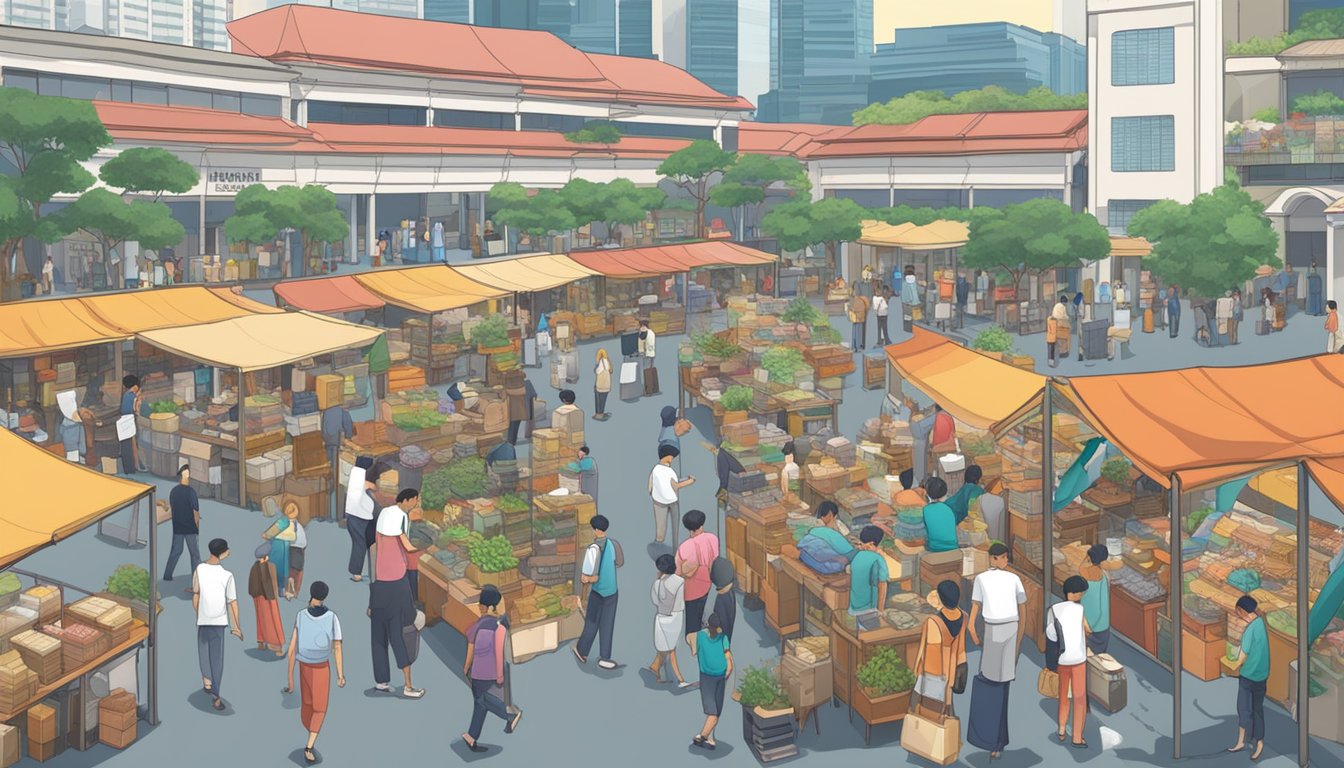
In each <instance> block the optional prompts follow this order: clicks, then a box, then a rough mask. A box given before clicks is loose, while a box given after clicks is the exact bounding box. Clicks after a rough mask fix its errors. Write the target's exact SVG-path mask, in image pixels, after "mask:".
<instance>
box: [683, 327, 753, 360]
mask: <svg viewBox="0 0 1344 768" xmlns="http://www.w3.org/2000/svg"><path fill="white" fill-rule="evenodd" d="M691 344H693V345H694V346H695V351H696V352H699V353H700V354H702V355H704V356H705V357H718V358H722V359H724V360H729V359H731V358H734V357H737V356H738V355H740V354H742V348H741V347H739V346H738V345H736V344H734V343H733V342H731V341H729V340H728V339H726V338H724V337H723V336H720V335H719V334H717V333H709V332H704V333H697V334H695V335H694V336H692V337H691Z"/></svg>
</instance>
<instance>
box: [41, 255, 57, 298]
mask: <svg viewBox="0 0 1344 768" xmlns="http://www.w3.org/2000/svg"><path fill="white" fill-rule="evenodd" d="M55 278H56V264H55V263H54V262H53V261H52V260H51V257H50V256H48V257H47V260H46V261H44V262H42V293H43V295H45V296H50V295H51V294H53V293H55V292H56V289H55V284H56V283H55Z"/></svg>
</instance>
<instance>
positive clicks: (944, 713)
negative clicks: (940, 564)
mask: <svg viewBox="0 0 1344 768" xmlns="http://www.w3.org/2000/svg"><path fill="white" fill-rule="evenodd" d="M960 597H961V590H960V588H959V587H958V586H957V584H956V582H953V581H944V582H941V583H940V584H939V585H938V588H937V589H936V590H935V591H934V593H933V594H930V595H929V603H930V605H933V606H934V607H935V608H936V609H938V615H937V616H934V617H932V618H930V619H929V620H928V621H927V622H926V623H925V625H924V634H923V636H922V637H921V638H920V645H919V657H918V658H917V659H916V660H915V670H914V671H915V680H916V683H915V690H914V691H913V692H912V694H911V696H910V710H909V712H908V713H907V714H906V716H905V722H904V725H903V726H902V728H901V747H902V748H903V749H904V750H905V751H907V752H909V753H910V754H912V755H917V756H919V757H922V758H924V759H925V760H928V761H930V762H932V763H934V764H936V765H948V764H950V763H953V762H956V760H957V757H958V756H959V755H960V753H961V720H960V719H959V718H957V717H956V716H955V715H954V714H953V713H952V712H953V709H952V694H953V693H959V692H961V691H963V690H965V686H966V677H965V675H966V626H965V624H966V623H965V617H964V615H963V614H962V613H961V611H960V610H958V609H957V607H956V606H957V604H958V603H959V602H960ZM930 699H933V700H934V701H935V702H936V703H935V704H930V703H929V700H930ZM939 699H941V701H938V700H939Z"/></svg>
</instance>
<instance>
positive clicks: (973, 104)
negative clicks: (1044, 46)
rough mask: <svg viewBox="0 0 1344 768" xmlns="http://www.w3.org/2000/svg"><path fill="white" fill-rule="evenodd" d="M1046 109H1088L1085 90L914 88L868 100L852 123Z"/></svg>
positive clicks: (899, 122) (891, 122)
mask: <svg viewBox="0 0 1344 768" xmlns="http://www.w3.org/2000/svg"><path fill="white" fill-rule="evenodd" d="M1045 109H1087V94H1086V93H1078V94H1073V95H1065V94H1058V93H1055V92H1054V91H1051V90H1050V89H1049V88H1047V87H1045V86H1043V85H1041V86H1037V87H1035V88H1032V89H1031V90H1029V91H1027V92H1026V93H1013V92H1012V91H1009V90H1007V89H1004V88H1001V87H999V86H997V85H989V86H985V87H984V88H980V89H978V90H973V91H961V92H960V93H955V94H953V95H952V96H947V95H945V94H944V93H943V92H942V91H914V92H912V93H907V94H906V95H904V96H900V97H898V98H895V99H891V100H890V101H887V102H886V103H877V104H870V105H868V106H866V107H864V108H863V109H860V110H859V111H858V112H855V113H854V124H855V125H868V124H871V123H876V124H879V125H906V124H908V123H914V122H918V121H920V120H923V119H924V118H926V117H928V116H930V115H961V114H970V113H973V112H1028V111H1033V110H1045Z"/></svg>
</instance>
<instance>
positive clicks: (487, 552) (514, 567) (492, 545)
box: [467, 536, 519, 590]
mask: <svg viewBox="0 0 1344 768" xmlns="http://www.w3.org/2000/svg"><path fill="white" fill-rule="evenodd" d="M467 556H468V557H470V558H471V565H469V566H467V578H468V579H471V583H472V584H475V585H476V586H478V587H482V586H485V585H486V584H494V585H495V586H497V587H499V588H500V589H501V590H502V589H505V588H506V587H509V586H512V585H514V584H516V583H518V578H519V576H518V558H516V557H514V556H513V545H512V544H510V543H509V540H508V539H507V538H505V537H503V536H495V537H493V538H489V539H487V538H484V537H482V538H481V539H479V540H473V541H472V542H471V544H470V545H468V547H467Z"/></svg>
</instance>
